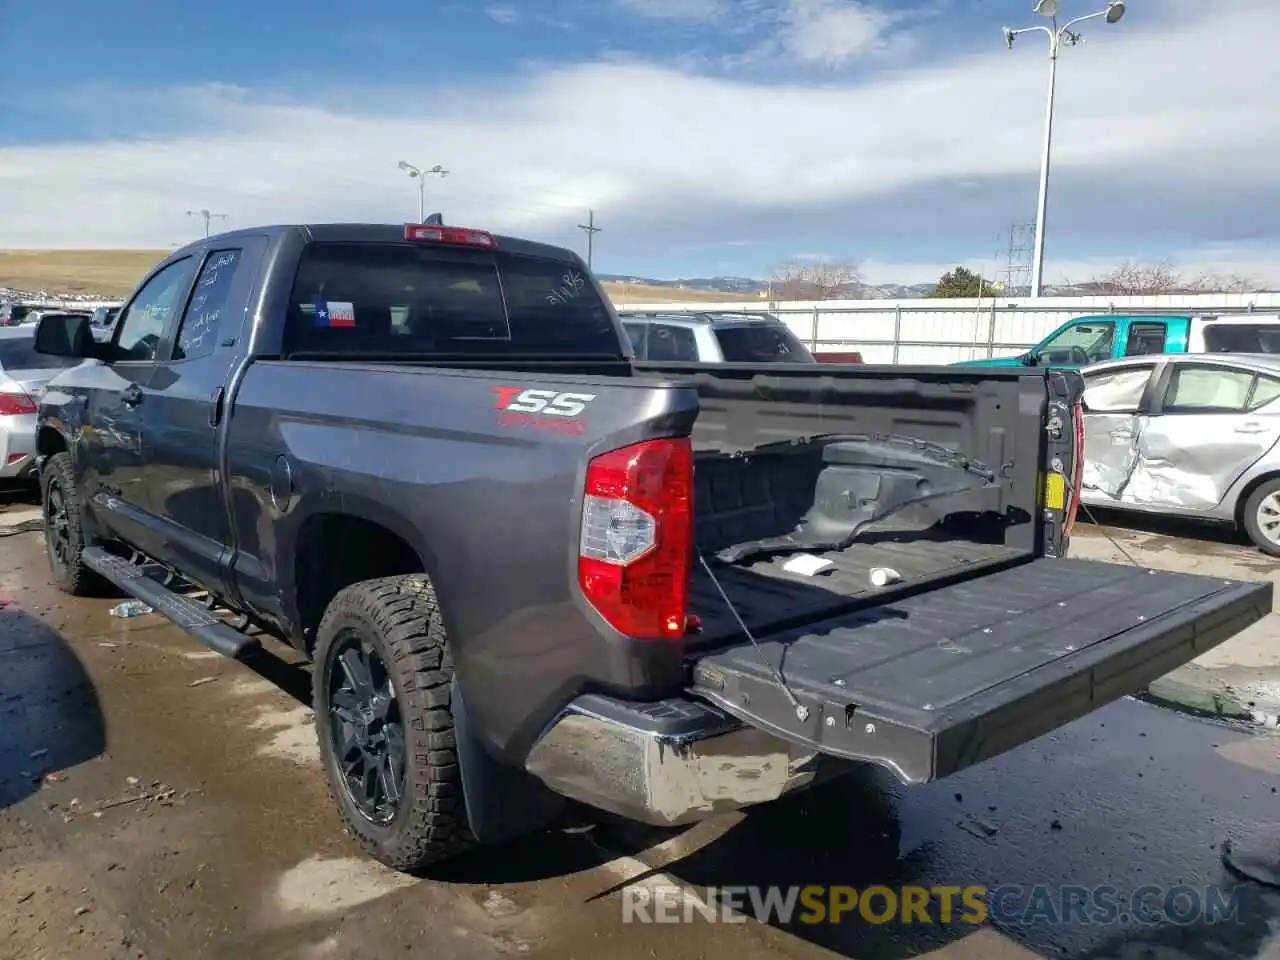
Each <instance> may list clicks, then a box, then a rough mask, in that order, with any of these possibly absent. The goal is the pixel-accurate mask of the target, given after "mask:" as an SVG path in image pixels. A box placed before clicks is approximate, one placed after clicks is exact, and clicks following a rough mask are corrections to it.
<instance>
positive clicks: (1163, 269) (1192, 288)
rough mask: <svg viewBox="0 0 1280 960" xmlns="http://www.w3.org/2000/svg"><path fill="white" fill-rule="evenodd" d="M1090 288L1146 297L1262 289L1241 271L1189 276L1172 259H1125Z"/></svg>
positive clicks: (1102, 292) (1099, 291)
mask: <svg viewBox="0 0 1280 960" xmlns="http://www.w3.org/2000/svg"><path fill="white" fill-rule="evenodd" d="M1087 287H1088V288H1089V292H1091V293H1099V294H1112V295H1114V296H1120V297H1142V296H1154V295H1158V294H1179V293H1254V292H1256V291H1258V290H1260V289H1261V284H1259V283H1258V281H1257V280H1256V279H1254V278H1253V277H1247V276H1243V275H1241V274H1230V275H1228V276H1221V275H1218V274H1213V273H1203V274H1198V275H1188V274H1185V273H1183V272H1181V271H1180V270H1178V269H1177V268H1176V267H1174V266H1173V265H1172V264H1170V263H1169V262H1168V261H1162V262H1160V263H1138V262H1136V261H1125V262H1124V263H1122V264H1120V266H1118V267H1116V268H1115V269H1114V270H1112V271H1111V272H1109V273H1105V274H1103V275H1102V276H1099V277H1095V278H1094V279H1093V280H1091V281H1089V283H1088V284H1087Z"/></svg>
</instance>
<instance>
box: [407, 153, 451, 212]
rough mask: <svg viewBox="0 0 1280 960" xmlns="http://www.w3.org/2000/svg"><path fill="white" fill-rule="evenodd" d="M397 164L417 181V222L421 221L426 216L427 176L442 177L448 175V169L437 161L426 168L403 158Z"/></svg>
mask: <svg viewBox="0 0 1280 960" xmlns="http://www.w3.org/2000/svg"><path fill="white" fill-rule="evenodd" d="M397 166H398V167H399V169H401V170H404V171H405V172H406V173H408V174H409V177H410V178H411V179H416V180H417V181H418V223H422V222H423V221H424V220H425V219H426V218H427V194H426V189H427V177H429V176H437V177H440V178H441V179H444V178H445V177H447V176H448V175H449V171H448V170H446V169H445V168H444V167H442V166H440V164H438V163H437V164H436V165H435V166H434V167H430V168H428V169H426V170H423V169H420V168H419V167H415V166H414V165H413V164H412V163H406V162H405V161H403V160H401V161H400V163H399V164H398V165H397Z"/></svg>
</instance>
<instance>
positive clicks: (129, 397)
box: [120, 383, 142, 407]
mask: <svg viewBox="0 0 1280 960" xmlns="http://www.w3.org/2000/svg"><path fill="white" fill-rule="evenodd" d="M120 400H121V402H122V403H124V405H125V406H126V407H136V406H137V405H138V404H140V403H141V402H142V388H141V387H140V386H138V385H137V384H136V383H131V384H129V386H127V387H125V388H124V389H123V390H122V391H120Z"/></svg>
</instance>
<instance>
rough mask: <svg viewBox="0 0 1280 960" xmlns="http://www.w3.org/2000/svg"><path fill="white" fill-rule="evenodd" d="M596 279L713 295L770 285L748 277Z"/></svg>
mask: <svg viewBox="0 0 1280 960" xmlns="http://www.w3.org/2000/svg"><path fill="white" fill-rule="evenodd" d="M596 279H598V280H601V281H603V282H605V283H630V284H634V285H636V286H642V287H672V288H675V289H684V290H707V291H710V292H713V293H738V294H742V293H759V292H760V291H761V290H768V289H769V285H768V284H767V283H763V282H761V281H759V280H751V279H749V278H747V277H691V278H689V279H683V280H654V279H653V278H652V277H636V276H630V275H627V274H621V273H597V274H596Z"/></svg>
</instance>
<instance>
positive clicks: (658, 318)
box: [620, 310, 814, 363]
mask: <svg viewBox="0 0 1280 960" xmlns="http://www.w3.org/2000/svg"><path fill="white" fill-rule="evenodd" d="M620 317H621V319H622V325H623V327H624V328H625V329H626V331H627V336H628V337H630V339H631V348H632V349H633V350H635V354H636V359H637V360H654V361H657V362H660V363H661V362H668V361H681V360H686V361H690V362H696V363H767V362H771V361H772V362H774V363H813V362H814V358H813V355H812V354H811V353H810V352H809V348H808V347H806V346H805V345H804V344H803V343H801V342H800V340H799V338H798V337H796V335H795V334H794V333H792V332H791V328H790V327H788V326H787V325H786V324H785V323H783V322H782V321H781V320H779V319H778V318H777V317H775V316H773V314H770V313H704V312H702V311H694V310H690V311H689V312H687V313H685V312H681V313H665V312H664V313H659V312H657V311H655V312H653V313H649V312H647V311H632V312H628V313H623V314H620Z"/></svg>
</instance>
